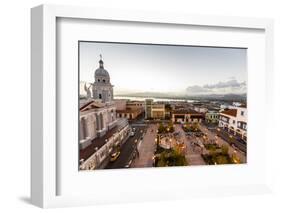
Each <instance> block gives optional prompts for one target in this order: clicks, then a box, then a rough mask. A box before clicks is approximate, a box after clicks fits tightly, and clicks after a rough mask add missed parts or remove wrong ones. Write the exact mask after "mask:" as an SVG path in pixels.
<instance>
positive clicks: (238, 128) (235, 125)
mask: <svg viewBox="0 0 281 213" xmlns="http://www.w3.org/2000/svg"><path fill="white" fill-rule="evenodd" d="M219 127H221V128H223V129H225V130H227V131H228V132H229V133H231V134H233V135H235V136H238V137H240V138H241V139H243V140H245V141H247V108H246V107H245V106H244V105H241V106H235V107H232V108H231V109H225V110H223V111H222V112H220V117H219Z"/></svg>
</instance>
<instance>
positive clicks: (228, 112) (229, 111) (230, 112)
mask: <svg viewBox="0 0 281 213" xmlns="http://www.w3.org/2000/svg"><path fill="white" fill-rule="evenodd" d="M221 114H224V115H230V116H233V117H236V115H237V109H226V110H224V111H222V112H221Z"/></svg>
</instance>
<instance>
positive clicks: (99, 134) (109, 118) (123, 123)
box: [79, 55, 131, 169]
mask: <svg viewBox="0 0 281 213" xmlns="http://www.w3.org/2000/svg"><path fill="white" fill-rule="evenodd" d="M84 90H85V92H86V93H87V98H86V99H85V98H81V99H80V109H79V112H80V113H79V115H80V119H79V120H80V122H79V148H80V152H79V162H80V169H97V168H104V167H105V166H106V165H107V163H108V161H109V156H110V154H112V152H114V151H116V149H117V147H119V146H121V144H122V143H123V142H124V141H126V139H127V138H128V137H129V132H130V131H131V128H130V126H129V124H128V120H127V119H124V118H117V117H116V105H115V103H114V101H113V85H112V84H111V83H110V76H109V73H108V72H107V71H106V70H105V69H104V64H103V60H102V57H101V55H100V60H99V67H98V69H96V70H95V81H94V83H91V84H90V86H87V85H86V84H84Z"/></svg>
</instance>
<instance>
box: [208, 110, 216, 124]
mask: <svg viewBox="0 0 281 213" xmlns="http://www.w3.org/2000/svg"><path fill="white" fill-rule="evenodd" d="M205 121H206V122H207V123H218V122H219V112H218V111H212V110H208V112H206V113H205Z"/></svg>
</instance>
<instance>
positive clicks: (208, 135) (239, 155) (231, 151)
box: [199, 125, 246, 163]
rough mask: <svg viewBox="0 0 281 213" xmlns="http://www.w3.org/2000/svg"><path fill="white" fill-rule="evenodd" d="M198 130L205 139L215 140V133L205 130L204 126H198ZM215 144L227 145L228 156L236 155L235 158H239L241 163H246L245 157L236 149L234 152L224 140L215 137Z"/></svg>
mask: <svg viewBox="0 0 281 213" xmlns="http://www.w3.org/2000/svg"><path fill="white" fill-rule="evenodd" d="M199 128H200V130H201V131H202V132H203V133H205V134H206V135H207V137H208V138H209V139H210V140H216V133H215V132H213V131H210V130H208V129H207V128H206V126H204V125H199ZM217 142H218V144H219V145H223V144H224V145H228V147H229V154H230V155H232V154H233V153H236V154H237V156H238V157H239V159H240V160H241V163H246V156H245V155H244V154H243V153H242V152H241V151H239V150H238V149H237V150H235V149H234V148H233V147H232V146H230V145H229V144H228V143H227V142H226V141H225V140H223V139H222V138H220V137H217Z"/></svg>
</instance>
